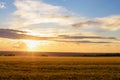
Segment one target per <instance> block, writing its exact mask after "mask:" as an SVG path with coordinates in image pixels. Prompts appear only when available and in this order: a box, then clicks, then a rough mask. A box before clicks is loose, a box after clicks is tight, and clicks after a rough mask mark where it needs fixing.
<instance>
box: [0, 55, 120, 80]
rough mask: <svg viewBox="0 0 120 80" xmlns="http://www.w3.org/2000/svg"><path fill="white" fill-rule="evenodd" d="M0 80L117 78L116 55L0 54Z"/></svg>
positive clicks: (118, 63)
mask: <svg viewBox="0 0 120 80" xmlns="http://www.w3.org/2000/svg"><path fill="white" fill-rule="evenodd" d="M0 80H120V58H119V57H34V56H30V57H22V56H21V57H20V56H1V57H0Z"/></svg>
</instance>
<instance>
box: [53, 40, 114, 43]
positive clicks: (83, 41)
mask: <svg viewBox="0 0 120 80" xmlns="http://www.w3.org/2000/svg"><path fill="white" fill-rule="evenodd" d="M55 41H57V42H69V43H78V44H79V43H96V44H108V43H112V42H109V41H90V40H82V41H76V40H55Z"/></svg>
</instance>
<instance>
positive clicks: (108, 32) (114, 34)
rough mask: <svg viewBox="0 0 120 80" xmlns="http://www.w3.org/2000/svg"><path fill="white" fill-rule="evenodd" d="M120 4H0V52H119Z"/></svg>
mask: <svg viewBox="0 0 120 80" xmlns="http://www.w3.org/2000/svg"><path fill="white" fill-rule="evenodd" d="M119 7H120V0H0V44H1V45H0V51H42V52H112V53H114V52H120V35H119V34H120V10H119Z"/></svg>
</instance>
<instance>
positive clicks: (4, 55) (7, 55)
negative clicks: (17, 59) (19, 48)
mask: <svg viewBox="0 0 120 80" xmlns="http://www.w3.org/2000/svg"><path fill="white" fill-rule="evenodd" d="M3 56H15V54H5V55H3Z"/></svg>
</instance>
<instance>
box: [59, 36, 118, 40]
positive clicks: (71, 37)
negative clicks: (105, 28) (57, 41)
mask: <svg viewBox="0 0 120 80" xmlns="http://www.w3.org/2000/svg"><path fill="white" fill-rule="evenodd" d="M59 37H61V38H65V39H112V40H118V38H116V37H102V36H70V35H59Z"/></svg>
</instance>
